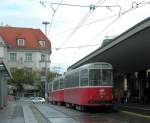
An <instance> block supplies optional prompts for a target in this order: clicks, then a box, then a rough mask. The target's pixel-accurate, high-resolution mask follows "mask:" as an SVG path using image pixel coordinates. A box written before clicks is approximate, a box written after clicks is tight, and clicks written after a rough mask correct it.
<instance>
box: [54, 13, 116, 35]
mask: <svg viewBox="0 0 150 123" xmlns="http://www.w3.org/2000/svg"><path fill="white" fill-rule="evenodd" d="M115 16H118V14H114V15H111V16H108V17H105V18H100V19H97V20H95V21H91V22H89V23H86V24H82V25H81V27H85V26H89V25H92V24H95V23H99V22H101V21H105V20H107V19H111V18H113V17H115ZM73 29H75V28H70V29H68V30H65V31H62V32H58V33H55V34H53V35H52V36H56V35H60V34H63V33H66V32H70V31H71V30H73Z"/></svg>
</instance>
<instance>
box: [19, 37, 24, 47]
mask: <svg viewBox="0 0 150 123" xmlns="http://www.w3.org/2000/svg"><path fill="white" fill-rule="evenodd" d="M17 44H18V46H24V39H23V38H19V39H17Z"/></svg>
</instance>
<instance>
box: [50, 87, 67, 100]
mask: <svg viewBox="0 0 150 123" xmlns="http://www.w3.org/2000/svg"><path fill="white" fill-rule="evenodd" d="M52 100H53V101H56V102H64V89H60V90H57V91H53V92H52Z"/></svg>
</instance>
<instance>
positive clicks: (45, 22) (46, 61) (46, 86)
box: [42, 21, 50, 100]
mask: <svg viewBox="0 0 150 123" xmlns="http://www.w3.org/2000/svg"><path fill="white" fill-rule="evenodd" d="M42 24H44V25H45V35H46V36H47V26H48V24H50V23H49V22H48V21H43V22H42ZM47 58H48V57H47ZM42 62H45V99H46V100H47V97H48V95H47V93H48V77H47V63H48V62H50V61H49V60H48V59H44V61H42Z"/></svg>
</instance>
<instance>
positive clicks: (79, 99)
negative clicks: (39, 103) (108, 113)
mask: <svg viewBox="0 0 150 123" xmlns="http://www.w3.org/2000/svg"><path fill="white" fill-rule="evenodd" d="M57 80H59V81H57ZM60 80H62V81H60ZM112 82H113V75H112V66H111V64H108V63H104V62H97V63H91V64H87V65H84V66H81V67H79V68H77V69H74V70H69V71H68V72H67V73H66V74H65V75H64V77H59V78H57V79H55V80H54V81H53V82H52V87H53V89H52V91H51V92H50V93H49V96H50V95H51V94H52V100H50V101H52V102H64V103H65V104H66V105H67V106H75V107H76V108H77V109H81V108H83V107H84V106H112V100H113V90H112V89H113V86H112ZM56 83H57V84H56ZM56 85H57V86H56Z"/></svg>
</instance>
